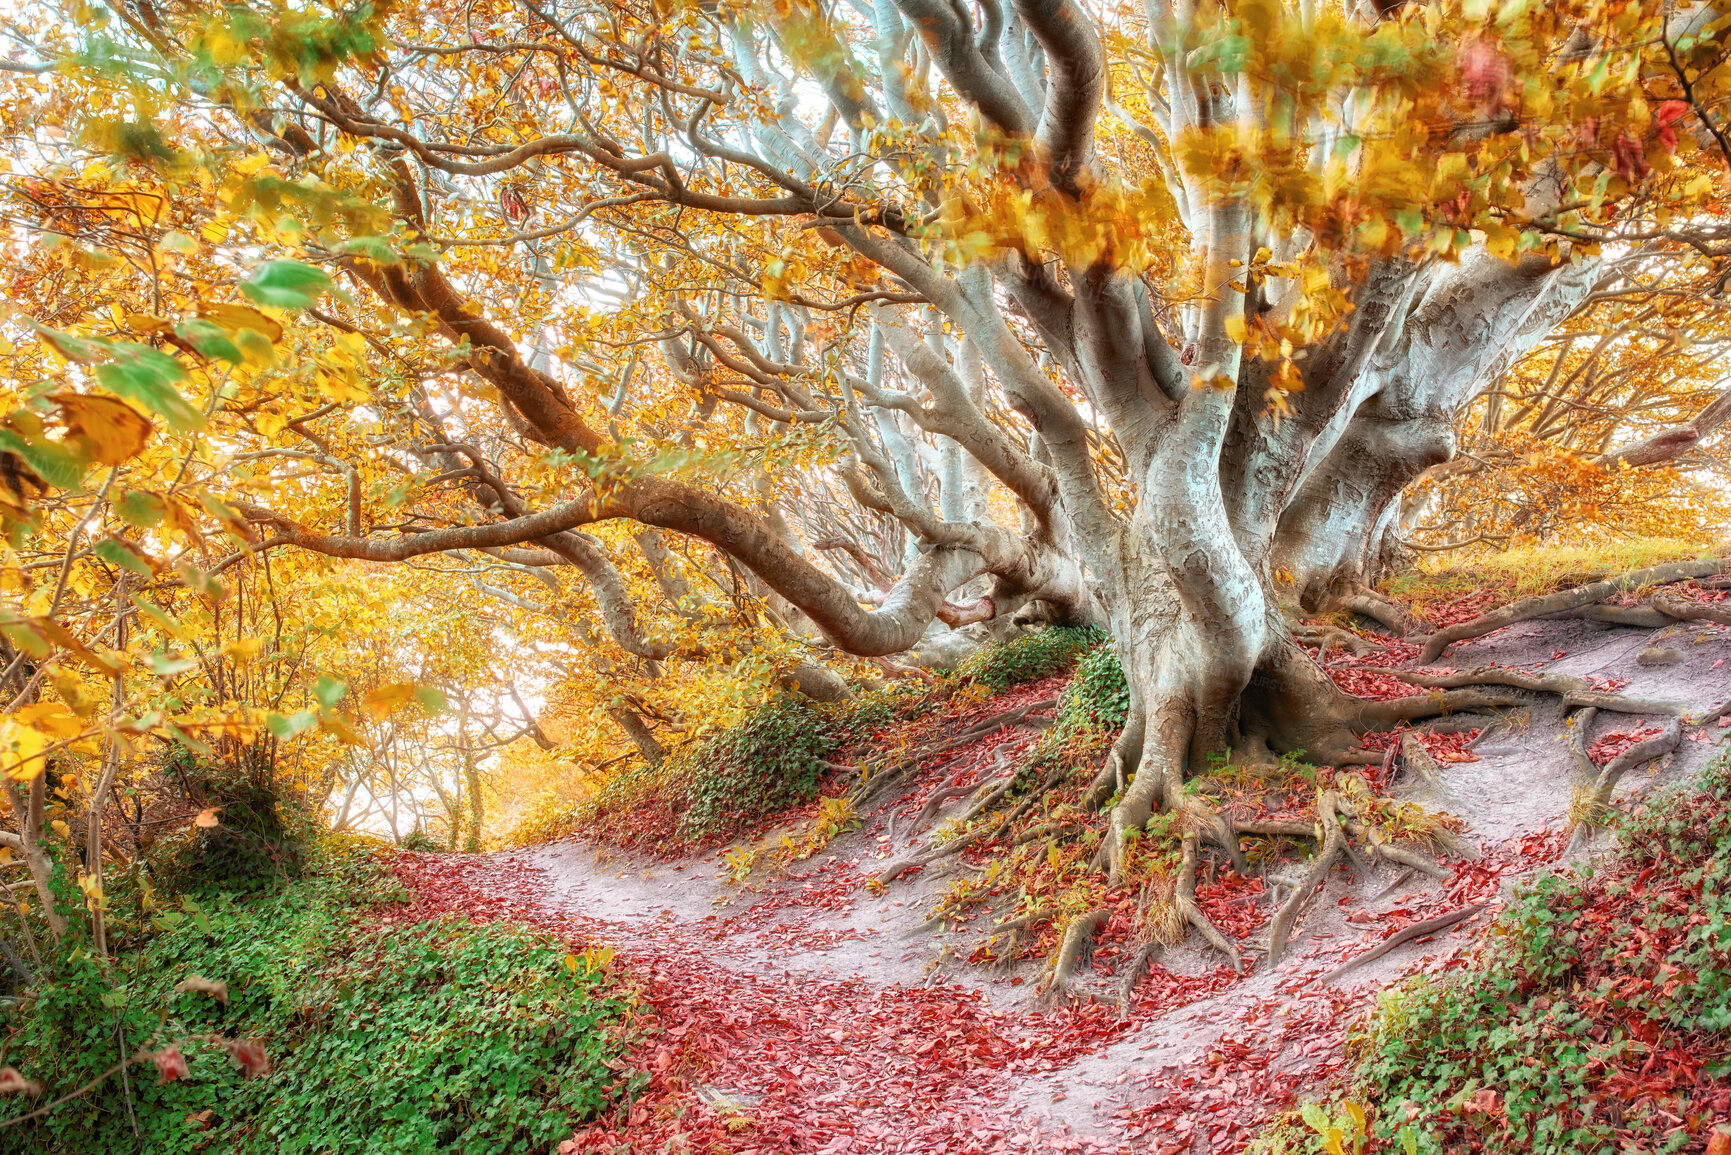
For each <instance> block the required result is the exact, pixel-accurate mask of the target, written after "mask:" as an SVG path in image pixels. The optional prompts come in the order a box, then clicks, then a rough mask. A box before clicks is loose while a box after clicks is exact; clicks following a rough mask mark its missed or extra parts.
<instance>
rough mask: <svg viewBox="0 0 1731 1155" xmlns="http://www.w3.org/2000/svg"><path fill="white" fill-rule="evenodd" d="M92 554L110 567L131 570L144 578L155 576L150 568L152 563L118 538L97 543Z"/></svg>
mask: <svg viewBox="0 0 1731 1155" xmlns="http://www.w3.org/2000/svg"><path fill="white" fill-rule="evenodd" d="M91 552H92V553H94V554H95V555H96V556H97V557H98V558H100V559H102V560H103V561H105V562H107V563H108V564H109V565H112V566H118V567H119V568H121V569H125V570H131V571H132V572H133V573H135V574H139V575H140V576H142V577H152V576H154V575H155V571H154V570H152V569H151V568H150V563H149V562H148V561H146V560H145V559H144V556H143V555H142V554H140V553H139V552H138V551H137V550H136V549H134V548H133V547H132V546H130V545H128V544H127V543H126V542H124V541H121V540H120V539H119V538H117V537H111V538H106V539H104V540H103V541H99V542H97V543H96V546H95V548H93V549H92V550H91Z"/></svg>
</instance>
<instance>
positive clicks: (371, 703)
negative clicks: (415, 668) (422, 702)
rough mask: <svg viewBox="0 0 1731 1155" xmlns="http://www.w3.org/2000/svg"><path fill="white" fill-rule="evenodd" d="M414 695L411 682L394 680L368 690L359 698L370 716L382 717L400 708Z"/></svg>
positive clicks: (413, 685)
mask: <svg viewBox="0 0 1731 1155" xmlns="http://www.w3.org/2000/svg"><path fill="white" fill-rule="evenodd" d="M414 696H415V684H414V683H413V682H396V683H393V684H391V685H389V686H380V687H379V688H378V689H376V690H370V691H368V693H367V695H366V697H364V698H362V699H361V706H362V708H363V709H365V710H366V712H367V714H368V715H369V716H370V717H373V718H383V717H385V716H386V715H387V714H392V713H395V712H396V711H397V710H400V709H402V708H403V706H405V705H407V704H408V702H409V699H411V698H413V697H414Z"/></svg>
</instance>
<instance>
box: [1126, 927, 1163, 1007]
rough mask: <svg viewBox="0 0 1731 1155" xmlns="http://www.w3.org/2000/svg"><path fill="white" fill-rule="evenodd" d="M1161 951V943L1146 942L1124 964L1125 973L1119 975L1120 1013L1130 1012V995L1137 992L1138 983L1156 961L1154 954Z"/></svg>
mask: <svg viewBox="0 0 1731 1155" xmlns="http://www.w3.org/2000/svg"><path fill="white" fill-rule="evenodd" d="M1159 953H1160V944H1159V943H1153V942H1145V943H1143V944H1142V945H1141V946H1139V947H1137V948H1136V953H1134V954H1132V955H1131V956H1130V961H1129V962H1127V963H1125V964H1124V973H1123V974H1122V975H1120V976H1119V977H1118V1013H1119V1014H1123V1015H1127V1014H1129V1013H1130V996H1131V995H1133V994H1135V993H1136V984H1137V983H1139V982H1141V981H1142V976H1143V975H1144V974H1146V973H1147V971H1148V964H1149V963H1151V962H1153V961H1154V956H1155V955H1157V954H1159Z"/></svg>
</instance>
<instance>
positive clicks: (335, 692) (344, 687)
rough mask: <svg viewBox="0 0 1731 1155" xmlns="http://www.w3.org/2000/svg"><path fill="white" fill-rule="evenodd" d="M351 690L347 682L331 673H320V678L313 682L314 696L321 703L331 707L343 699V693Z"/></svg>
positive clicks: (327, 707)
mask: <svg viewBox="0 0 1731 1155" xmlns="http://www.w3.org/2000/svg"><path fill="white" fill-rule="evenodd" d="M348 692H349V685H348V683H347V682H342V681H338V680H337V679H336V678H333V677H331V676H330V675H329V674H320V675H319V680H318V681H317V682H315V683H313V697H314V698H316V699H318V703H319V705H321V706H323V707H325V708H326V709H329V708H330V707H332V706H335V705H336V704H337V703H338V702H340V701H342V700H343V695H344V694H346V693H348Z"/></svg>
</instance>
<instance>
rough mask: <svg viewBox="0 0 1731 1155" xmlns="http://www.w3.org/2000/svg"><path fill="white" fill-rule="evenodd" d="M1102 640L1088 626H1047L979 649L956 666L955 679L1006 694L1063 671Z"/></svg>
mask: <svg viewBox="0 0 1731 1155" xmlns="http://www.w3.org/2000/svg"><path fill="white" fill-rule="evenodd" d="M1104 638H1105V634H1104V633H1102V632H1101V631H1100V630H1098V629H1096V628H1094V627H1092V626H1079V627H1078V626H1047V627H1045V628H1044V629H1039V630H1032V631H1030V632H1028V633H1025V634H1022V635H1021V636H1019V637H1016V638H1012V639H1010V640H1009V641H1006V642H998V643H996V644H994V645H990V646H983V647H981V648H980V649H978V650H976V651H975V652H973V653H972V654H969V655H968V656H967V657H966V658H964V659H962V660H961V661H960V662H959V663H957V664H956V669H955V677H956V678H958V679H960V680H962V681H965V682H976V683H978V684H980V685H982V686H985V687H986V688H988V689H991V690H1007V689H1009V688H1010V687H1011V686H1019V685H1021V684H1022V683H1024V682H1037V681H1039V680H1040V679H1041V678H1044V677H1047V676H1049V675H1052V674H1055V673H1057V672H1058V671H1060V670H1063V669H1065V668H1067V667H1068V666H1070V665H1071V664H1072V663H1074V662H1075V661H1076V659H1078V658H1080V657H1081V656H1082V655H1083V654H1085V653H1087V652H1088V651H1089V650H1091V649H1093V648H1094V647H1096V646H1098V645H1099V644H1100V643H1101V641H1103V640H1104Z"/></svg>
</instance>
